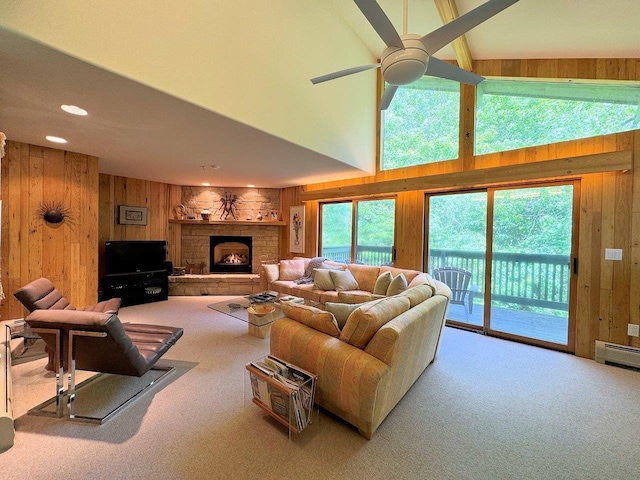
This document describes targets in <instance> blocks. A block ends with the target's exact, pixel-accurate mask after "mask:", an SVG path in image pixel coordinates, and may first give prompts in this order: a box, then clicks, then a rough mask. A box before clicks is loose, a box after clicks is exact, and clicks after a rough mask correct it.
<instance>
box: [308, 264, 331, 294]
mask: <svg viewBox="0 0 640 480" xmlns="http://www.w3.org/2000/svg"><path fill="white" fill-rule="evenodd" d="M313 289H314V290H335V287H334V286H333V279H332V278H331V274H330V273H329V270H325V269H324V268H316V269H314V276H313Z"/></svg>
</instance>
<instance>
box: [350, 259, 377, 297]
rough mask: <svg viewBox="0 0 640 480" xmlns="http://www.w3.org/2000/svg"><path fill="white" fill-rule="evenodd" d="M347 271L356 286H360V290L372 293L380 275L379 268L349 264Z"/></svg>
mask: <svg viewBox="0 0 640 480" xmlns="http://www.w3.org/2000/svg"><path fill="white" fill-rule="evenodd" d="M348 269H349V271H350V272H351V273H352V274H353V276H354V278H355V279H356V282H358V285H360V287H359V289H360V290H364V291H366V292H373V287H375V285H376V280H377V279H378V275H379V274H380V267H374V266H371V265H359V264H355V263H350V264H349V267H348ZM352 290H354V289H352Z"/></svg>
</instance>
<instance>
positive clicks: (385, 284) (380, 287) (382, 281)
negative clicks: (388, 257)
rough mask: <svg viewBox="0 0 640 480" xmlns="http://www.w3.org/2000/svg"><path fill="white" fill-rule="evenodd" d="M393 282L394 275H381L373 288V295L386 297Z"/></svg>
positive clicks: (385, 273) (388, 273)
mask: <svg viewBox="0 0 640 480" xmlns="http://www.w3.org/2000/svg"><path fill="white" fill-rule="evenodd" d="M391 280H393V275H391V272H383V273H381V274H380V275H379V276H378V279H377V280H376V284H375V286H374V287H373V293H375V294H376V295H386V294H387V289H388V288H389V284H390V283H391Z"/></svg>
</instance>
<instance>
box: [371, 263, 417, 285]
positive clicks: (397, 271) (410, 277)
mask: <svg viewBox="0 0 640 480" xmlns="http://www.w3.org/2000/svg"><path fill="white" fill-rule="evenodd" d="M382 272H391V275H393V276H394V278H395V277H397V276H398V275H399V274H401V273H404V277H405V278H406V279H407V283H408V282H411V280H413V279H414V278H415V277H417V276H418V275H420V274H421V273H422V272H420V271H418V270H409V269H407V268H396V267H391V266H388V265H385V266H383V267H380V273H382Z"/></svg>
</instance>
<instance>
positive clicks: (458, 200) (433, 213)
mask: <svg viewBox="0 0 640 480" xmlns="http://www.w3.org/2000/svg"><path fill="white" fill-rule="evenodd" d="M486 249H487V192H473V193H457V194H446V195H433V196H431V197H430V198H429V235H428V265H429V272H431V274H432V275H433V276H434V277H435V278H437V279H439V280H441V281H443V282H444V283H446V284H447V285H449V287H450V288H451V289H452V295H453V297H452V299H451V304H450V306H449V320H451V321H454V322H458V323H461V324H466V325H470V326H476V327H483V326H484V309H483V304H484V300H483V295H484V275H485V267H484V266H485V256H486Z"/></svg>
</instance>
